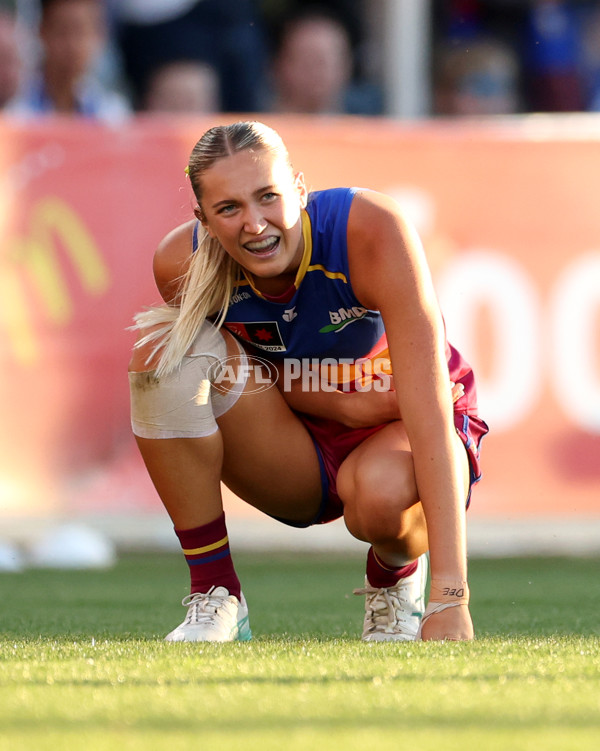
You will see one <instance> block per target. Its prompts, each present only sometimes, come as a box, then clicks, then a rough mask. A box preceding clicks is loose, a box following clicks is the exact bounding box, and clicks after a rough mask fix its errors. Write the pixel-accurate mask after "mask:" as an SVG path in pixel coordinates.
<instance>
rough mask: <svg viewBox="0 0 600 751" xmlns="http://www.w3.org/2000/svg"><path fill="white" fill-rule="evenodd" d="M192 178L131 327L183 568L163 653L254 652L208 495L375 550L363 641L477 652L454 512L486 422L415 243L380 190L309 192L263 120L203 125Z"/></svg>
mask: <svg viewBox="0 0 600 751" xmlns="http://www.w3.org/2000/svg"><path fill="white" fill-rule="evenodd" d="M187 172H188V175H189V179H190V182H191V187H192V189H193V193H194V196H195V200H196V201H197V205H196V208H195V219H194V220H192V221H190V222H187V223H186V224H184V225H182V226H179V227H177V228H176V229H175V230H173V231H172V232H171V233H170V234H169V235H167V237H166V238H165V239H164V240H163V241H162V243H161V244H160V246H159V248H158V250H157V252H156V255H155V259H154V273H155V278H156V283H157V285H158V288H159V290H160V293H161V295H162V297H163V299H164V301H165V304H164V306H159V307H156V308H154V309H150V310H148V311H146V312H144V313H141V314H140V315H138V316H137V327H138V329H139V330H140V332H141V335H140V338H139V340H138V342H137V344H136V347H135V350H134V353H133V357H132V360H131V365H130V385H131V402H132V425H133V431H134V433H135V435H136V439H137V442H138V445H139V448H140V451H141V454H142V456H143V459H144V461H145V464H146V466H147V469H148V472H149V474H150V477H151V478H152V481H153V483H154V485H155V487H156V490H157V492H158V494H159V495H160V498H161V499H162V502H163V504H164V506H165V508H166V510H167V512H168V514H169V515H170V517H171V519H172V521H173V524H174V527H175V532H176V534H177V536H178V538H179V541H180V542H181V546H182V549H183V553H184V555H185V558H186V560H187V562H188V564H189V567H190V572H191V593H190V595H189V596H187V597H186V598H185V599H184V605H185V606H187V608H188V610H187V615H186V617H185V620H184V621H183V623H182V624H181V625H180V626H178V627H177V628H176V629H175V630H174V631H172V632H171V633H170V634H169V635H168V636H167V639H168V640H170V641H229V640H233V639H241V640H245V639H249V638H250V627H249V622H248V609H247V605H246V601H245V598H244V596H243V594H242V589H241V585H240V582H239V580H238V577H237V574H236V571H235V568H234V565H233V562H232V558H231V555H230V550H229V543H228V536H227V528H226V524H225V517H224V513H223V504H222V497H221V482H223V483H225V484H226V485H227V486H228V487H229V488H230V489H231V490H232V491H233V492H234V493H236V494H237V495H238V496H239V497H240V498H242V499H244V500H245V501H247V502H248V503H250V504H252V505H253V506H255V507H256V508H258V509H260V510H261V511H263V512H264V513H266V514H269V515H270V516H272V517H275V518H276V519H278V520H280V521H282V522H284V523H287V524H291V525H294V526H299V527H306V526H309V525H312V524H321V523H325V522H329V521H331V520H333V519H337V518H340V517H343V519H344V522H345V524H346V526H347V528H348V530H349V532H350V534H352V535H353V536H354V537H356V538H358V539H359V540H363V541H365V542H367V543H368V544H369V550H368V554H367V563H366V579H365V586H364V588H361V589H358V590H357V592H358V593H360V594H364V595H365V596H366V608H365V617H364V625H363V639H364V640H367V641H392V640H411V639H415V638H422V639H438V640H442V639H452V640H464V639H471V638H472V636H473V626H472V622H471V617H470V613H469V589H468V584H467V562H466V541H465V509H466V506H467V505H468V502H469V498H470V491H471V486H472V485H473V483H475V482H477V480H478V479H479V477H480V471H479V454H478V452H479V442H480V439H481V437H482V436H483V435H484V434H485V433H486V432H487V426H486V425H485V423H484V422H483V421H482V420H480V419H479V417H478V416H477V405H476V395H475V385H474V380H473V373H472V370H471V369H470V367H469V366H468V365H467V363H466V362H465V361H464V360H463V359H462V357H461V356H460V354H459V353H458V352H457V351H456V350H455V349H454V348H453V347H452V346H451V345H449V344H448V342H447V341H446V337H445V332H444V324H443V320H442V316H441V314H440V310H439V308H438V303H437V300H436V296H435V293H434V289H433V285H432V281H431V278H430V274H429V271H428V267H427V264H426V261H425V257H424V254H423V250H422V247H421V244H420V242H419V238H418V237H417V235H416V233H415V231H414V229H413V228H412V227H411V226H410V225H409V223H408V222H407V221H406V219H405V217H404V216H403V213H402V210H401V208H400V206H399V205H398V204H397V203H396V202H395V201H393V200H392V199H391V198H390V197H388V196H386V195H382V194H380V193H377V192H375V191H370V190H363V189H355V188H335V189H331V190H323V191H320V192H315V193H309V192H308V191H307V188H306V184H305V181H304V177H303V175H302V173H301V172H295V171H294V169H293V168H292V165H291V164H290V159H289V156H288V152H287V150H286V147H285V145H284V143H283V142H282V140H281V138H280V137H279V135H278V134H277V133H276V132H275V131H273V130H272V129H271V128H269V127H267V126H265V125H263V124H261V123H257V122H238V123H235V124H232V125H227V126H220V127H215V128H211V129H210V130H209V131H208V132H206V133H205V134H204V135H203V136H202V138H201V139H200V140H199V141H198V143H197V144H196V146H195V147H194V149H193V151H192V154H191V157H190V160H189V165H188V168H187ZM267 376H268V377H267ZM271 383H272V384H273V385H272V387H269V386H270V384H271ZM265 384H266V386H265ZM427 552H429V556H427V555H426V553H427ZM428 557H429V565H430V567H431V587H430V596H429V602H428V603H427V607H426V608H425V603H424V596H425V583H426V578H427V568H428Z"/></svg>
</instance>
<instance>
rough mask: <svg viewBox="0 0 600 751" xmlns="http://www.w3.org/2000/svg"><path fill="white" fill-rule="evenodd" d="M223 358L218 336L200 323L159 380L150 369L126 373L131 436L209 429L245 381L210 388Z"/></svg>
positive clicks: (195, 433)
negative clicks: (179, 356)
mask: <svg viewBox="0 0 600 751" xmlns="http://www.w3.org/2000/svg"><path fill="white" fill-rule="evenodd" d="M238 350H239V355H238V357H239V358H241V359H242V360H244V359H245V354H244V352H243V350H242V349H241V348H239V345H238ZM226 359H227V345H226V343H225V339H224V338H223V335H222V334H221V333H220V332H219V331H217V329H215V328H214V326H212V325H211V324H209V323H208V322H206V323H204V324H203V325H202V328H201V329H200V333H199V334H198V336H197V337H196V339H195V340H194V343H193V344H192V346H191V347H190V349H189V350H188V353H187V354H186V356H185V357H184V358H183V360H182V362H181V366H180V368H178V369H177V370H176V371H174V372H173V373H170V374H169V375H167V376H161V377H160V378H157V377H156V373H155V371H153V370H151V371H146V372H138V373H129V390H130V397H131V427H132V430H133V432H134V434H135V435H137V436H139V437H140V438H203V437H205V436H209V435H212V434H213V433H215V432H216V431H217V429H218V425H217V418H219V417H220V416H221V415H223V414H225V412H227V411H229V410H230V409H231V407H233V405H234V404H235V402H236V401H237V400H238V398H239V396H240V394H241V392H242V391H243V386H244V382H245V379H244V381H243V382H236V384H235V388H234V389H229V390H224V389H222V388H220V389H215V388H214V387H213V383H214V381H215V380H218V379H219V375H220V373H221V368H222V364H223V363H225V361H226ZM240 372H241V373H242V374H243V373H245V372H246V369H245V368H241V370H240Z"/></svg>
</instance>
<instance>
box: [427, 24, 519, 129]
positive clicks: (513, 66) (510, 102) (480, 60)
mask: <svg viewBox="0 0 600 751" xmlns="http://www.w3.org/2000/svg"><path fill="white" fill-rule="evenodd" d="M433 111H434V114H435V115H453V116H456V115H458V116H479V115H507V114H512V113H515V112H518V111H519V62H518V58H517V56H516V55H515V53H514V52H513V51H512V50H511V49H510V48H509V47H508V46H506V45H504V44H503V43H501V42H500V41H498V40H495V39H484V38H481V39H474V40H471V41H466V40H465V41H463V42H461V43H460V44H459V45H448V44H446V45H442V46H441V47H440V48H439V49H438V50H437V53H436V55H435V62H434V76H433Z"/></svg>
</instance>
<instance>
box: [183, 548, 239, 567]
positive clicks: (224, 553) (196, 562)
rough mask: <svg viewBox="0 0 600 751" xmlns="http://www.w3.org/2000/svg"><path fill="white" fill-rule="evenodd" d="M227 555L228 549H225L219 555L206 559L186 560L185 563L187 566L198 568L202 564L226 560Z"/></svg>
mask: <svg viewBox="0 0 600 751" xmlns="http://www.w3.org/2000/svg"><path fill="white" fill-rule="evenodd" d="M228 555H229V547H227V548H225V550H222V551H221V552H220V553H216V554H215V555H209V556H208V557H207V558H195V559H194V558H192V559H190V558H186V561H187V562H188V565H189V566H200V565H202V564H203V563H210V562H211V561H218V560H220V559H221V558H226V557H227V556H228Z"/></svg>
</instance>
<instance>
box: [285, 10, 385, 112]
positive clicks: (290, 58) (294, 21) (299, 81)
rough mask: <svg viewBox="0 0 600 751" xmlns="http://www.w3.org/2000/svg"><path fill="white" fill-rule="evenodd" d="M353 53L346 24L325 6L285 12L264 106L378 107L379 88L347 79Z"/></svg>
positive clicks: (304, 108)
mask: <svg viewBox="0 0 600 751" xmlns="http://www.w3.org/2000/svg"><path fill="white" fill-rule="evenodd" d="M353 69H354V59H353V53H352V46H351V39H350V34H349V32H348V29H347V27H346V26H345V25H344V23H343V22H342V21H341V20H340V19H339V18H338V17H337V16H336V15H334V14H333V13H332V12H331V11H329V10H328V9H327V8H325V7H319V6H310V7H307V8H301V9H300V10H297V11H296V12H294V13H292V14H291V15H290V16H288V17H287V18H285V19H284V20H283V21H282V23H281V26H280V29H279V33H278V35H277V39H276V43H275V50H274V53H273V58H272V62H271V69H270V83H271V87H272V99H271V104H270V109H271V110H272V111H275V112H293V113H304V114H319V115H322V114H337V113H347V114H357V115H358V114H366V115H375V114H380V113H381V111H382V102H381V98H380V96H379V93H378V92H377V91H376V90H375V89H374V88H373V87H371V86H367V85H359V84H355V83H354V82H353V80H352V78H353Z"/></svg>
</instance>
